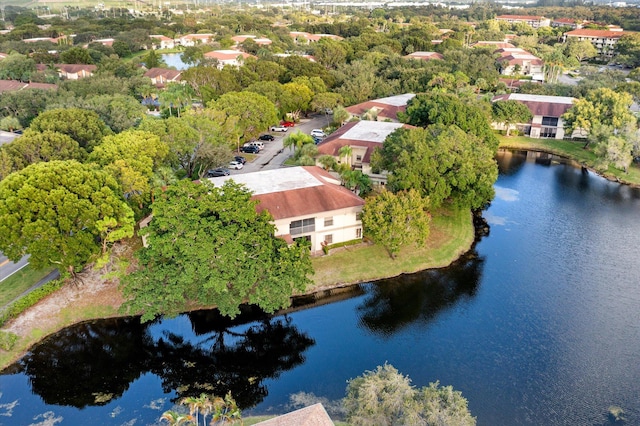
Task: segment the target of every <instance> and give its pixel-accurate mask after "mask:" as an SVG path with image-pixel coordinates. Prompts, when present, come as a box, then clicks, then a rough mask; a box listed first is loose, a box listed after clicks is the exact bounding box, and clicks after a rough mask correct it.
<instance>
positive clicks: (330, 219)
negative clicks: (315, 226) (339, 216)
mask: <svg viewBox="0 0 640 426" xmlns="http://www.w3.org/2000/svg"><path fill="white" fill-rule="evenodd" d="M328 226H333V216H331V217H325V218H324V227H325V228H326V227H328Z"/></svg>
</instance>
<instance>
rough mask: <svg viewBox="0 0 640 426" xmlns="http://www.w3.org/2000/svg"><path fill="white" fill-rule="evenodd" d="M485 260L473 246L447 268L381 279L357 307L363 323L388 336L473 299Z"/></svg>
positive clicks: (428, 320)
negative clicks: (463, 301) (465, 300)
mask: <svg viewBox="0 0 640 426" xmlns="http://www.w3.org/2000/svg"><path fill="white" fill-rule="evenodd" d="M483 263H484V259H483V258H479V257H478V255H477V252H476V251H475V249H472V250H471V251H469V252H468V253H467V254H465V255H464V256H463V257H462V258H460V259H459V260H458V261H456V262H455V263H454V264H453V265H451V266H450V267H448V268H446V269H437V270H426V271H422V272H417V273H415V274H411V275H401V276H399V277H396V278H390V279H386V280H381V281H379V282H377V283H376V285H374V286H372V288H371V290H370V293H369V294H368V296H367V297H366V298H365V300H364V302H363V303H362V305H360V306H359V307H358V308H357V309H358V312H359V313H360V321H361V323H362V324H363V325H364V326H365V327H367V328H368V329H369V330H371V331H372V332H374V333H377V334H381V335H384V336H390V335H391V334H393V333H395V332H398V331H400V330H401V329H403V328H404V327H406V326H408V325H410V324H412V323H414V322H422V323H428V322H430V321H433V319H434V318H435V317H436V316H437V315H438V314H439V313H440V312H443V311H444V310H446V309H448V308H450V307H452V306H454V305H455V304H456V303H458V302H460V301H461V300H463V299H466V298H472V297H473V296H474V295H475V293H476V291H477V289H478V284H479V282H480V277H481V275H482V268H483Z"/></svg>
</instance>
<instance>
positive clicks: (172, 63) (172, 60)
mask: <svg viewBox="0 0 640 426" xmlns="http://www.w3.org/2000/svg"><path fill="white" fill-rule="evenodd" d="M181 56H182V53H163V54H162V55H160V57H161V58H162V61H163V62H164V63H165V64H167V66H169V67H174V68H175V69H177V70H180V71H184V70H186V69H188V68H189V65H187V64H185V63H184V62H182V58H181Z"/></svg>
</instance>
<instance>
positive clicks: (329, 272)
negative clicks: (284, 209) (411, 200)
mask: <svg viewBox="0 0 640 426" xmlns="http://www.w3.org/2000/svg"><path fill="white" fill-rule="evenodd" d="M474 240H475V232H474V227H473V221H472V215H471V212H469V211H468V210H465V209H460V208H447V209H441V210H439V211H438V212H435V213H434V214H433V218H432V224H431V233H430V236H429V239H428V241H427V244H426V245H425V246H423V247H418V248H415V247H406V248H404V249H403V250H401V252H400V254H399V255H398V257H397V258H396V259H395V260H392V259H391V258H390V257H389V255H388V254H387V252H386V251H385V250H384V249H383V248H382V247H379V246H375V245H368V244H361V245H358V246H351V247H345V248H341V249H337V250H335V251H333V252H331V253H330V254H329V255H328V256H321V257H315V258H313V266H314V269H315V271H316V273H315V275H314V277H313V280H314V284H313V285H312V286H310V287H309V288H308V289H307V291H305V292H304V294H298V295H297V296H300V295H310V294H315V293H318V292H322V291H326V290H330V289H334V288H341V287H347V286H351V285H356V284H358V283H361V282H367V281H374V280H377V279H382V278H390V277H394V276H397V275H400V274H403V273H412V272H417V271H421V270H425V269H434V268H441V267H445V266H447V265H449V264H451V263H452V262H453V261H455V260H457V259H458V258H459V257H460V256H461V255H463V254H464V253H466V252H467V251H468V250H469V249H470V248H471V246H472V244H473V242H474ZM103 299H106V300H105V302H108V303H105V304H99V303H93V304H88V305H85V306H78V305H75V306H74V305H70V306H65V307H63V308H62V309H60V311H59V312H58V313H56V315H55V319H54V320H53V321H50V322H47V323H46V324H42V323H39V324H38V327H35V326H34V327H32V328H31V329H30V330H29V331H28V332H27V333H25V335H21V336H20V339H19V340H18V342H17V343H16V345H15V346H14V348H13V349H12V350H10V351H4V350H0V370H3V369H5V368H6V367H8V366H9V365H11V364H12V363H13V362H15V361H16V360H18V359H20V358H21V357H22V356H23V355H24V354H25V353H26V352H27V351H28V350H29V348H30V347H31V346H33V345H34V344H36V343H37V342H39V341H41V340H42V339H44V338H45V337H46V336H49V335H51V334H53V333H55V332H57V331H59V330H61V329H63V328H65V327H68V326H70V325H73V324H77V323H81V322H84V321H90V320H95V319H101V318H112V317H117V316H121V315H120V314H119V313H118V312H117V308H115V307H114V306H113V304H112V302H113V300H112V299H111V298H103ZM100 300H102V299H100ZM205 308H210V307H198V309H205ZM27 312H28V311H27ZM27 312H26V313H27ZM10 324H11V323H9V324H7V325H6V326H5V327H3V328H2V330H3V331H6V330H7V329H8V328H9V326H10Z"/></svg>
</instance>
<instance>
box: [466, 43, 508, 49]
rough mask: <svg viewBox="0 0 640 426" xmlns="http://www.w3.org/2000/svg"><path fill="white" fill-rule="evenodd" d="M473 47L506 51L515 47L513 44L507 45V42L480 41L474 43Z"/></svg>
mask: <svg viewBox="0 0 640 426" xmlns="http://www.w3.org/2000/svg"><path fill="white" fill-rule="evenodd" d="M471 47H492V48H494V49H506V48H512V47H515V46H514V45H513V44H511V43H507V42H506V41H478V42H476V43H473V44H472V45H471Z"/></svg>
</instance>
